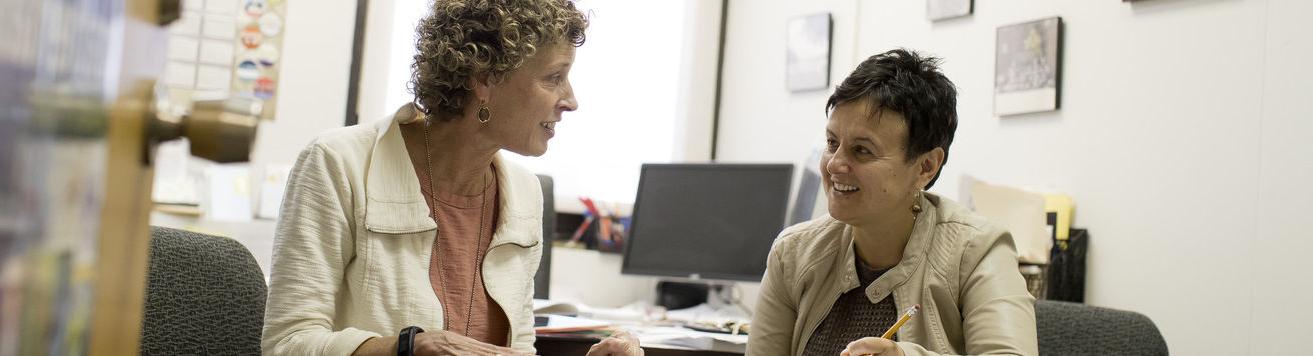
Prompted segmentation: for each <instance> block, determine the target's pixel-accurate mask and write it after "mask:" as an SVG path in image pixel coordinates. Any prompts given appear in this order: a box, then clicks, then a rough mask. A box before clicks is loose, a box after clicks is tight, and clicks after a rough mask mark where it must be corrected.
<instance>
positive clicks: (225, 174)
mask: <svg viewBox="0 0 1313 356" xmlns="http://www.w3.org/2000/svg"><path fill="white" fill-rule="evenodd" d="M205 178H206V179H205V185H206V190H205V191H206V193H205V198H206V200H205V201H204V202H205V205H204V206H203V208H204V209H203V210H204V211H205V217H206V218H208V219H210V220H216V221H250V220H251V173H250V169H248V168H247V167H246V166H245V165H218V164H216V165H212V166H209V167H206V169H205Z"/></svg>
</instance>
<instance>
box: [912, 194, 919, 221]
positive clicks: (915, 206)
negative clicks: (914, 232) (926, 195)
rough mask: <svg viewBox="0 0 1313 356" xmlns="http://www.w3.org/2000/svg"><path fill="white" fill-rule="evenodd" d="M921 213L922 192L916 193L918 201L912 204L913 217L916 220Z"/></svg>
mask: <svg viewBox="0 0 1313 356" xmlns="http://www.w3.org/2000/svg"><path fill="white" fill-rule="evenodd" d="M920 213H921V192H920V191H917V192H916V201H915V202H913V203H912V217H913V218H916V215H917V214H920Z"/></svg>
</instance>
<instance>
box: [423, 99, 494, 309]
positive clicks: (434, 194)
mask: <svg viewBox="0 0 1313 356" xmlns="http://www.w3.org/2000/svg"><path fill="white" fill-rule="evenodd" d="M423 125H424V169H425V170H426V171H425V173H427V174H425V176H426V177H427V178H428V185H429V196H430V199H431V200H432V201H431V202H429V203H430V204H429V206H432V207H433V218H434V219H437V216H438V212H437V207H438V191H437V189H435V187H434V185H433V155H432V154H431V153H430V149H429V123H428V121H425V122H424V123H423ZM487 210H488V178H487V171H484V178H483V189H482V190H481V193H480V195H479V232H478V234H477V235H474V239H475V240H476V241H477V242H476V243H477V245H475V253H474V256H475V260H474V261H475V262H474V267H475V270H476V271H482V270H483V220H484V219H485V218H486V217H487V216H486V215H485V214H486V213H487ZM440 237H441V235H439V238H440ZM434 243H435V244H436V243H438V242H437V241H434ZM481 275H482V272H479V273H476V274H475V276H474V278H471V279H470V296H469V299H468V301H467V302H466V304H465V331H464V333H466V334H468V333H469V332H470V320H471V319H474V293H475V289H476V288H475V287H477V286H478V282H479V277H480V276H481ZM438 288H442V290H447V281H446V278H445V276H443V274H442V272H441V269H439V272H438ZM442 314H443V315H448V311H447V303H442ZM442 329H443V330H448V331H450V330H451V325H450V324H448V323H442Z"/></svg>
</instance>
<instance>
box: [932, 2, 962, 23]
mask: <svg viewBox="0 0 1313 356" xmlns="http://www.w3.org/2000/svg"><path fill="white" fill-rule="evenodd" d="M970 14H971V0H926V2H925V16H926V18H928V19H930V21H935V20H943V19H951V18H954V17H962V16H966V15H970Z"/></svg>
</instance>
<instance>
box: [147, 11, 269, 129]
mask: <svg viewBox="0 0 1313 356" xmlns="http://www.w3.org/2000/svg"><path fill="white" fill-rule="evenodd" d="M286 17H287V2H286V1H285V0H188V1H185V2H183V3H182V15H181V17H180V18H179V19H178V21H175V22H174V23H173V24H171V25H169V41H168V63H167V64H166V65H165V72H164V75H163V77H162V78H161V82H162V83H163V85H162V89H164V90H167V93H168V102H170V103H172V104H174V105H178V106H187V104H189V103H191V102H192V101H194V100H222V99H226V98H231V97H249V98H256V99H260V100H263V101H264V106H263V107H264V112H263V113H261V114H260V117H261V118H263V119H265V120H269V119H272V118H273V115H274V104H275V100H274V98H275V93H276V92H277V89H278V72H279V69H280V68H279V63H281V61H280V58H279V57H278V55H279V53H280V52H281V48H282V43H283V37H282V34H283V20H284V19H285V18H286Z"/></svg>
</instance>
